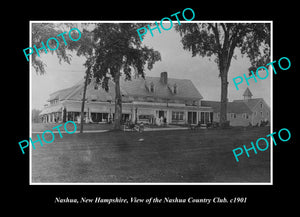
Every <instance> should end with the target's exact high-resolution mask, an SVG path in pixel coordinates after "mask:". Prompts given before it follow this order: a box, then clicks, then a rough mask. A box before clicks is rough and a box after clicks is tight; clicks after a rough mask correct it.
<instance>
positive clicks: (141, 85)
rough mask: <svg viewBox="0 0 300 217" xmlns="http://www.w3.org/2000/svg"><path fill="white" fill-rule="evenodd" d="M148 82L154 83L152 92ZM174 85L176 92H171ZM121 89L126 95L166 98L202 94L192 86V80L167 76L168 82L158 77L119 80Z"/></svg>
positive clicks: (185, 97) (196, 96)
mask: <svg viewBox="0 0 300 217" xmlns="http://www.w3.org/2000/svg"><path fill="white" fill-rule="evenodd" d="M150 84H153V85H154V92H153V93H152V92H150V91H149V89H150ZM174 85H176V86H177V93H176V94H174V93H173V92H172V88H173V87H174ZM120 86H121V89H122V90H123V91H124V92H125V93H124V94H125V95H128V96H152V97H157V98H167V99H202V98H203V97H202V95H201V94H200V93H199V91H198V90H197V89H196V87H195V86H194V84H193V82H192V81H190V80H187V79H175V78H168V84H163V83H162V82H161V80H160V77H148V76H146V77H145V79H143V78H134V79H132V80H131V81H124V80H123V79H122V80H121V85H120Z"/></svg>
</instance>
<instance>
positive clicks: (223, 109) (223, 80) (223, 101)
mask: <svg viewBox="0 0 300 217" xmlns="http://www.w3.org/2000/svg"><path fill="white" fill-rule="evenodd" d="M227 72H228V71H227V70H226V69H225V70H224V71H223V73H221V110H220V126H221V127H226V126H227V124H226V123H227V101H228V100H227V95H228V81H227V79H228V78H227V77H228V76H227Z"/></svg>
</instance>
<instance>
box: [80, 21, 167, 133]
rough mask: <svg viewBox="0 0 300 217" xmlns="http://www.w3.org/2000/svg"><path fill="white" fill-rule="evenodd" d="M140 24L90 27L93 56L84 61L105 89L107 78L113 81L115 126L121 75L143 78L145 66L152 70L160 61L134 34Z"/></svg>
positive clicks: (117, 124) (118, 117)
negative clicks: (134, 74) (92, 38)
mask: <svg viewBox="0 0 300 217" xmlns="http://www.w3.org/2000/svg"><path fill="white" fill-rule="evenodd" d="M140 26H141V24H135V23H98V24H97V25H96V27H95V29H94V30H93V37H94V43H95V46H94V49H95V50H94V55H91V56H90V57H89V58H88V59H87V61H86V64H85V65H86V67H87V73H89V74H91V75H92V76H93V77H95V78H96V81H97V82H98V83H100V84H101V85H102V87H103V88H104V89H105V90H106V91H108V89H109V85H108V82H109V80H112V81H113V82H114V84H115V120H114V129H116V130H118V129H120V128H121V118H122V95H121V90H120V78H121V76H122V75H123V76H124V78H125V80H130V79H131V76H132V74H131V73H132V71H133V70H134V72H135V73H136V74H138V75H140V76H142V77H143V78H144V76H145V65H147V68H148V69H149V70H151V69H152V68H153V64H154V63H155V62H156V61H159V60H161V56H160V53H159V52H158V51H155V50H153V49H152V48H148V47H147V46H142V42H141V40H140V38H139V36H138V34H137V33H136V30H137V29H138V28H140Z"/></svg>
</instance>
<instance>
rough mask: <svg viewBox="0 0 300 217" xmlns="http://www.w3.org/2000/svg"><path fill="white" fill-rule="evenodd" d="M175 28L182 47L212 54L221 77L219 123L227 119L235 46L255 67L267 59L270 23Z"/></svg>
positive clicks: (209, 55) (202, 24) (203, 53)
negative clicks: (230, 73) (229, 81)
mask: <svg viewBox="0 0 300 217" xmlns="http://www.w3.org/2000/svg"><path fill="white" fill-rule="evenodd" d="M175 29H176V31H177V32H179V33H180V36H181V37H182V39H181V42H182V44H183V48H184V49H185V50H189V51H192V56H193V57H194V56H196V55H199V56H201V57H205V56H207V57H214V61H215V62H216V63H217V65H218V69H219V77H220V78H221V110H220V125H221V126H224V125H225V124H226V122H227V95H228V93H227V91H228V71H229V68H230V63H231V60H232V58H233V57H235V56H234V51H235V49H236V48H239V49H240V50H241V53H242V55H243V56H244V55H246V56H247V57H248V58H249V59H250V62H251V67H250V68H249V70H251V69H253V68H257V67H259V66H262V65H264V64H266V63H268V62H270V24H268V23H182V24H181V25H176V26H175ZM235 58H236V57H235Z"/></svg>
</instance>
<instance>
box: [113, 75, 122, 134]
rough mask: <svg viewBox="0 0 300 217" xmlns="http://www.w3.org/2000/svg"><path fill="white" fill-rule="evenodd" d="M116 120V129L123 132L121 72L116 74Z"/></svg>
mask: <svg viewBox="0 0 300 217" xmlns="http://www.w3.org/2000/svg"><path fill="white" fill-rule="evenodd" d="M114 80H115V91H116V96H115V120H114V129H115V130H121V120H122V96H121V90H120V71H119V70H117V71H116V74H115V79H114Z"/></svg>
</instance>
